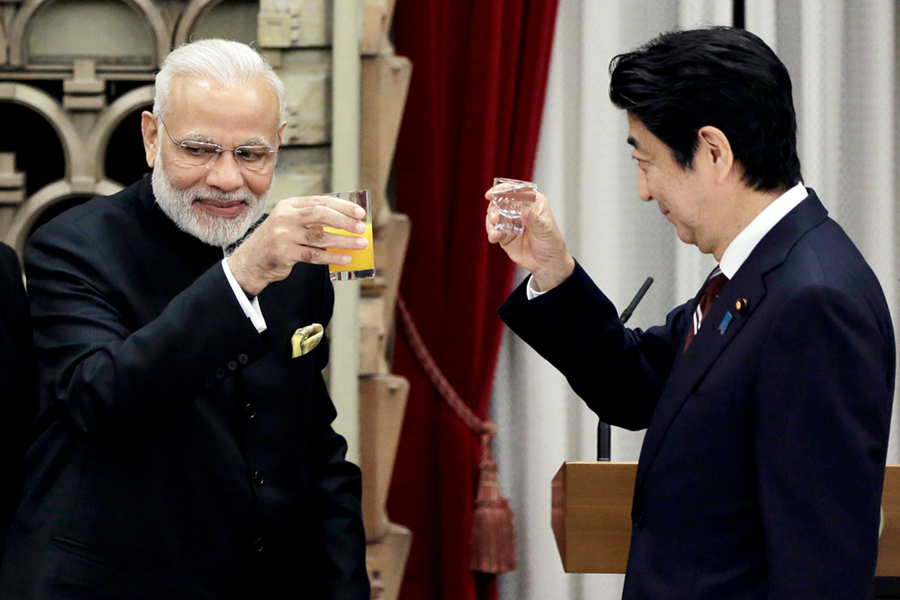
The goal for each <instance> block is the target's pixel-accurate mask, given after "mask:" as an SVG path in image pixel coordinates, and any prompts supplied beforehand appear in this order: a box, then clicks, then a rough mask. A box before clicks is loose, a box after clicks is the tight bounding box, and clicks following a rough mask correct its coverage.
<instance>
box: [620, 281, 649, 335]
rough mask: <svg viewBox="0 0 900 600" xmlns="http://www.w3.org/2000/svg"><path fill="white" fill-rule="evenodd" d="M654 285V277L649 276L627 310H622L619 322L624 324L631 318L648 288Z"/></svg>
mask: <svg viewBox="0 0 900 600" xmlns="http://www.w3.org/2000/svg"><path fill="white" fill-rule="evenodd" d="M651 285H653V278H652V277H648V278H647V279H646V280H644V285H642V286H641V289H639V290H638V292H637V294H635V295H634V299H633V300H632V301H631V304H629V305H628V306H627V307H626V308H625V310H623V311H622V316H620V317H619V323H621V324H622V325H624V324H625V323H626V322H627V321H628V319H630V318H631V313H633V312H634V309H635V308H637V305H638V303H639V302H640V301H641V300H643V299H644V294H646V293H647V290H649V289H650V286H651Z"/></svg>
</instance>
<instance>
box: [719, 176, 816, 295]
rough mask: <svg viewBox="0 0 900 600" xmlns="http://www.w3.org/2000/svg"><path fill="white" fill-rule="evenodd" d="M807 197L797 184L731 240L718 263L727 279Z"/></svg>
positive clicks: (801, 186) (804, 190)
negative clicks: (761, 241)
mask: <svg viewBox="0 0 900 600" xmlns="http://www.w3.org/2000/svg"><path fill="white" fill-rule="evenodd" d="M808 195H809V194H808V193H807V191H806V188H805V187H804V186H803V182H800V183H798V184H797V185H795V186H794V187H792V188H791V189H789V190H788V191H786V192H785V193H783V194H782V195H781V196H779V197H778V198H777V199H776V200H775V201H774V202H772V204H770V205H768V206H767V207H765V208H764V209H763V211H762V212H761V213H759V214H758V215H756V218H754V219H753V220H752V221H750V224H749V225H747V226H746V227H745V228H744V230H743V231H741V232H740V233H739V234H738V235H737V237H735V238H734V239H733V240H731V243H730V244H728V247H727V248H726V249H725V252H724V253H722V260H721V261H720V262H719V268H720V269H722V272H723V273H724V274H725V276H726V277H728V279H733V278H734V275H735V273H737V271H738V269H740V268H741V265H742V264H744V261H745V260H747V257H748V256H750V253H751V252H753V249H754V248H756V245H757V244H759V242H760V240H762V239H763V238H764V237H765V236H766V234H767V233H769V231H770V230H771V229H772V228H773V227H775V225H777V224H778V222H779V221H781V219H783V218H784V217H785V215H787V214H788V213H789V212H791V211H792V210H794V208H795V207H796V206H797V205H798V204H800V203H801V202H803V200H805V199H806V197H807V196H808Z"/></svg>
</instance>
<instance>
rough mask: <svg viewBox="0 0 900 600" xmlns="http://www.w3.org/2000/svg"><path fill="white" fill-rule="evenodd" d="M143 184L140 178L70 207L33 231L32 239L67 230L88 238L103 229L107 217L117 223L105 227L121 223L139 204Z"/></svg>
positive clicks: (62, 233)
mask: <svg viewBox="0 0 900 600" xmlns="http://www.w3.org/2000/svg"><path fill="white" fill-rule="evenodd" d="M144 184H145V182H144V180H141V181H138V182H136V183H134V184H132V185H130V186H128V187H126V188H124V189H122V190H120V191H119V192H116V193H115V194H111V195H109V196H95V197H93V198H91V199H90V200H88V201H86V202H84V203H82V204H79V205H78V206H73V207H72V208H70V209H68V210H66V211H64V212H62V213H60V214H59V215H57V216H56V217H54V218H53V219H50V220H49V221H47V223H45V224H44V225H42V226H41V227H39V228H38V229H37V230H36V231H35V232H34V234H33V236H35V237H36V238H41V237H44V236H58V235H64V234H65V233H66V232H67V231H69V232H77V233H80V234H82V235H84V236H88V237H91V236H94V235H96V234H98V233H99V232H100V230H102V229H103V228H104V226H103V224H104V223H105V222H109V221H110V220H112V221H114V222H117V223H115V224H113V223H109V224H108V226H121V225H122V223H123V222H125V221H127V220H128V219H129V216H130V215H133V214H134V211H135V209H137V208H138V207H139V206H140V204H141V187H142V185H144Z"/></svg>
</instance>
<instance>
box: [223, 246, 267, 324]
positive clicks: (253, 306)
mask: <svg viewBox="0 0 900 600" xmlns="http://www.w3.org/2000/svg"><path fill="white" fill-rule="evenodd" d="M222 269H223V270H224V271H225V278H226V279H228V283H229V284H231V291H233V292H234V295H235V297H236V298H237V301H238V304H240V305H241V308H242V309H243V310H244V314H245V315H247V318H248V319H250V322H251V323H253V326H254V327H256V331H258V332H260V333H262V332H263V331H265V330H266V320H265V319H264V318H263V315H262V311H261V310H260V308H259V298H257V297H256V296H254V297H253V301H252V302H251V301H250V299H249V298H247V293H246V292H245V291H244V290H243V288H241V286H240V285H239V284H238V282H237V279H235V278H234V273H232V272H231V267H229V266H228V259H227V258H223V259H222Z"/></svg>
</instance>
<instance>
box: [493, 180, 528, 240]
mask: <svg viewBox="0 0 900 600" xmlns="http://www.w3.org/2000/svg"><path fill="white" fill-rule="evenodd" d="M491 196H492V200H491V202H493V203H494V205H496V207H497V209H498V210H499V212H500V218H499V220H498V221H497V223H496V224H495V225H494V229H496V230H497V231H505V232H507V233H515V234H520V233H522V232H523V231H525V227H524V226H523V225H522V209H523V208H525V207H526V206H532V205H533V204H534V201H535V199H536V198H537V186H536V185H535V184H533V183H531V182H529V181H519V180H517V179H505V178H503V177H496V178H494V187H493V190H492V192H491Z"/></svg>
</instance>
